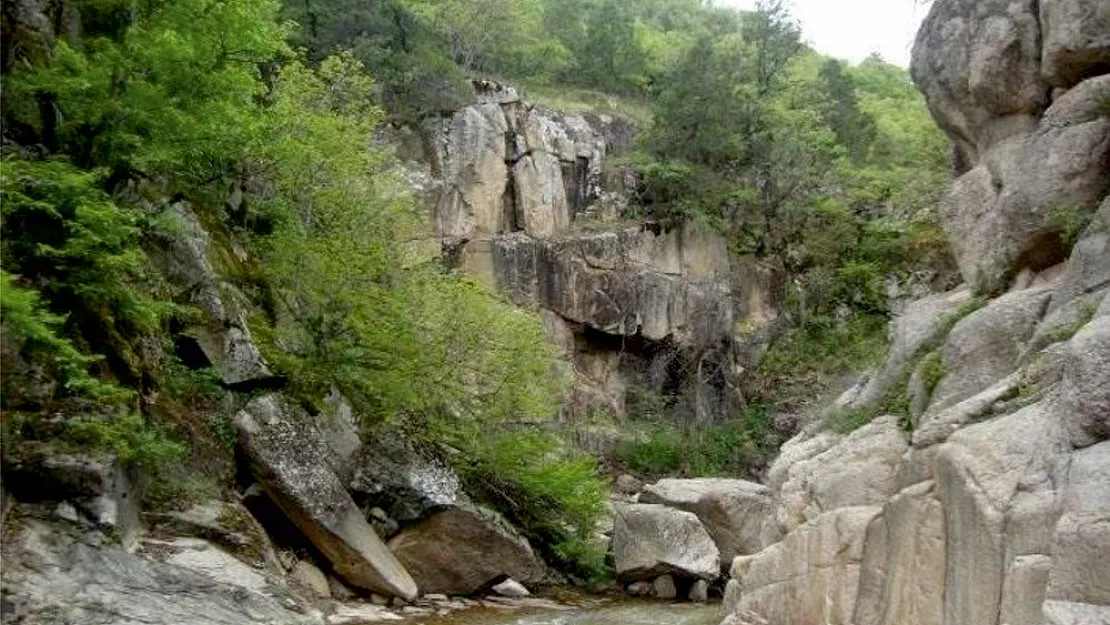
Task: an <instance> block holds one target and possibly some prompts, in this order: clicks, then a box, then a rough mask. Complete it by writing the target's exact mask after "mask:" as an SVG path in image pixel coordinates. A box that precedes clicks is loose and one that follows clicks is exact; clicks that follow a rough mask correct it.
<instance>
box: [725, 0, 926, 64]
mask: <svg viewBox="0 0 1110 625" xmlns="http://www.w3.org/2000/svg"><path fill="white" fill-rule="evenodd" d="M755 3H756V0H716V4H717V5H718V6H730V7H735V8H738V9H752V8H754V7H755ZM787 4H788V5H789V6H790V12H791V13H792V14H793V15H794V17H795V18H796V19H797V20H798V21H799V22H801V24H802V32H803V37H804V38H805V40H806V41H807V42H808V43H809V44H810V45H812V46H813V47H814V48H816V49H817V51H818V52H821V53H822V54H827V55H829V56H833V57H836V58H840V59H846V60H849V61H851V62H853V63H858V62H860V61H862V60H863V59H864V58H866V57H867V56H868V55H869V54H871V53H872V52H878V53H879V54H880V55H881V56H882V57H883V59H884V60H886V61H887V62H888V63H894V64H895V65H900V66H902V67H908V66H909V64H910V49H911V48H912V47H913V39H914V35H916V34H917V27H918V26H919V25H920V24H921V20H923V19H924V18H925V15H926V14H927V13H928V11H929V5H928V4H927V3H925V2H922V0H787Z"/></svg>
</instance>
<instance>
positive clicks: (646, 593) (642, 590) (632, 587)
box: [624, 581, 655, 597]
mask: <svg viewBox="0 0 1110 625" xmlns="http://www.w3.org/2000/svg"><path fill="white" fill-rule="evenodd" d="M654 590H655V587H654V586H653V585H652V583H651V582H648V581H638V582H632V583H631V584H629V585H628V586H626V587H625V589H624V591H625V592H627V593H628V594H630V595H632V596H633V597H650V596H651V593H652V592H653V591H654Z"/></svg>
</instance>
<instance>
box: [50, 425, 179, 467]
mask: <svg viewBox="0 0 1110 625" xmlns="http://www.w3.org/2000/svg"><path fill="white" fill-rule="evenodd" d="M65 436H66V437H67V438H68V439H70V440H71V441H73V442H76V443H79V444H82V445H86V446H88V447H91V448H93V449H96V450H100V451H103V452H107V453H111V454H113V455H114V456H115V457H117V458H119V460H120V462H122V463H124V464H133V465H136V466H139V467H142V468H144V469H148V470H157V469H158V468H160V467H162V466H165V465H171V464H174V463H177V462H181V461H182V460H184V459H185V458H187V457H188V452H189V450H188V448H187V447H186V446H185V445H182V444H181V443H178V442H175V441H173V440H171V439H169V438H168V437H167V436H166V434H165V432H163V431H162V429H161V428H159V427H158V426H157V425H154V424H151V423H147V422H146V421H145V420H144V419H143V417H142V416H141V415H138V414H135V413H124V414H121V415H118V416H116V417H112V418H99V417H83V418H77V419H72V420H70V421H69V422H67V423H66V431H65Z"/></svg>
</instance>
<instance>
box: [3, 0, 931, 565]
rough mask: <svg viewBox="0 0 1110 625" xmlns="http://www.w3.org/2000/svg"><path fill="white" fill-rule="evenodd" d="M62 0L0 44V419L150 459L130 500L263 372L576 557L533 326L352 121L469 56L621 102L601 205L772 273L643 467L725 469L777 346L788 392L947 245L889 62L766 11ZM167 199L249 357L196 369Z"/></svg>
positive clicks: (548, 388)
mask: <svg viewBox="0 0 1110 625" xmlns="http://www.w3.org/2000/svg"><path fill="white" fill-rule="evenodd" d="M62 4H63V5H65V4H66V3H62ZM69 4H72V5H73V6H72V7H71V8H72V9H74V10H75V14H79V15H80V20H81V28H80V33H81V34H80V36H79V37H78V36H75V35H74V34H72V33H69V34H67V33H66V32H64V31H65V29H62V28H59V36H58V39H57V40H56V41H53V42H51V45H49V46H37V45H33V44H34V43H35V42H34V41H32V40H31V39H29V38H27V37H25V36H24V35H25V33H18V32H16V33H13V34H14V35H16V36H14V37H13V38H12V39H11V40H10V41H9V44H8V45H5V48H4V76H3V89H4V93H5V98H4V102H3V106H4V110H3V117H4V121H5V135H4V140H5V150H4V156H3V162H2V169H0V176H2V185H0V193H2V196H0V210H2V218H3V228H4V230H5V238H4V241H3V246H2V249H0V255H2V260H3V266H4V274H3V289H2V296H3V297H2V307H3V310H2V312H3V343H4V345H3V351H4V357H5V363H4V364H5V367H4V369H5V371H4V375H3V389H2V390H3V410H4V412H5V414H6V415H7V416H8V417H12V418H11V419H10V421H9V422H10V423H13V424H15V427H14V430H15V432H14V433H15V434H17V435H20V436H25V437H30V438H43V439H51V440H57V441H62V442H64V444H67V445H84V446H94V447H98V448H102V449H107V450H109V451H113V452H115V453H117V454H120V455H121V456H122V457H125V458H126V459H128V460H132V461H135V462H138V463H140V464H145V465H147V466H149V467H153V469H154V470H155V472H156V473H158V472H161V473H162V474H163V478H164V479H162V480H161V481H160V482H159V481H156V486H155V489H154V491H153V492H155V493H156V494H157V495H158V496H159V497H160V498H161V499H163V500H166V499H171V498H173V497H174V494H173V492H169V493H167V489H170V490H171V491H172V489H173V488H177V489H178V490H181V491H185V490H189V488H190V487H187V486H186V485H185V484H186V482H183V481H182V480H181V477H182V475H181V470H182V469H181V467H180V466H178V463H177V462H176V459H180V458H183V457H185V456H186V455H188V454H186V453H185V450H186V447H185V446H183V445H182V444H181V443H175V442H173V440H177V441H190V442H191V445H192V451H193V454H192V456H193V459H192V460H191V461H188V462H187V463H186V464H187V465H188V464H190V463H191V464H193V465H204V464H206V463H207V461H208V457H209V456H210V455H212V454H216V455H217V456H218V457H219V462H218V463H216V464H218V465H219V466H221V467H224V469H225V470H223V473H222V474H220V475H216V476H213V473H212V471H210V470H208V469H203V470H202V469H199V468H198V469H197V470H196V472H197V473H198V474H203V475H206V476H208V477H217V478H222V479H229V476H230V474H231V468H230V465H231V447H232V446H233V439H232V433H231V431H230V427H229V425H228V414H226V413H227V411H228V410H229V409H228V406H237V405H240V404H241V400H242V399H243V398H245V397H246V396H248V395H249V394H250V393H252V392H254V391H256V390H258V389H261V388H272V387H275V386H279V387H282V388H283V389H284V390H285V391H286V392H287V393H289V394H291V395H292V396H294V397H296V398H297V399H298V400H299V401H300V402H301V403H302V404H303V405H305V407H307V408H309V409H310V410H312V411H319V410H322V409H323V405H322V403H323V398H324V397H325V396H326V395H327V394H328V393H329V392H330V391H331V390H332V389H337V390H338V391H339V392H340V393H342V395H344V396H345V397H347V398H348V399H349V400H350V401H351V402H352V403H353V405H354V407H355V409H356V411H357V413H358V414H359V415H360V417H361V418H362V419H363V422H364V425H365V426H366V427H375V426H379V425H382V424H388V425H390V426H391V427H398V428H400V429H402V430H404V431H405V432H407V433H408V434H409V435H410V436H411V437H413V438H420V439H424V440H427V441H430V442H432V443H434V444H435V445H437V446H440V447H441V448H444V449H447V450H449V453H448V454H447V455H448V456H449V457H451V458H452V459H453V461H454V462H455V464H456V467H457V469H458V471H459V473H460V474H461V475H462V477H463V478H464V480H466V481H467V482H468V485H469V486H470V489H471V490H472V491H473V492H474V493H475V494H476V495H478V496H479V497H480V498H482V499H484V500H485V501H487V502H488V503H492V504H494V505H496V506H497V507H499V508H500V509H501V510H503V511H504V512H506V513H507V514H508V516H509V517H510V518H511V519H512V520H514V521H515V522H517V523H518V524H520V525H521V526H522V527H523V528H524V529H525V530H526V532H527V533H528V534H529V536H530V537H532V538H533V539H536V540H537V541H538V543H539V544H540V545H541V547H542V548H543V549H545V554H546V555H547V556H548V558H549V559H552V560H553V561H555V562H558V563H559V564H561V565H563V566H564V567H565V568H567V569H569V570H574V571H575V572H577V573H579V574H580V575H582V576H588V575H592V574H595V573H596V572H597V571H598V570H600V569H601V567H602V563H601V562H600V560H599V555H598V554H597V553H596V552H594V551H592V550H591V549H590V548H589V547H588V546H587V544H586V539H587V538H589V537H590V533H591V532H592V530H593V527H594V523H595V521H596V519H597V518H598V517H599V515H600V514H601V513H602V505H601V502H602V498H603V488H602V486H601V482H600V481H599V478H598V476H597V472H596V468H595V466H594V463H593V461H592V460H591V459H589V458H585V457H583V456H581V455H579V454H577V453H576V452H573V451H571V449H570V445H568V444H566V443H565V442H564V441H563V440H562V439H560V438H559V437H558V436H556V435H553V434H550V433H546V431H540V430H539V429H537V428H536V427H534V426H535V424H536V423H537V422H540V421H544V420H547V419H550V418H551V417H552V416H554V415H556V414H557V412H558V410H559V408H560V402H561V401H562V399H563V397H564V396H565V393H564V391H565V385H566V383H567V380H566V379H565V376H564V375H563V374H562V373H561V369H560V368H559V367H558V366H557V363H556V358H555V355H554V353H553V351H552V348H551V347H550V346H549V345H548V344H547V342H546V341H545V339H544V336H543V333H542V329H541V325H540V324H539V321H538V319H537V318H536V317H535V316H534V315H532V314H530V313H528V312H526V311H523V310H520V309H518V308H515V307H513V306H511V305H510V304H508V303H507V302H506V301H504V300H503V299H501V298H499V297H497V296H496V295H494V294H492V293H490V292H489V291H488V290H487V289H486V288H485V287H483V286H481V285H479V284H476V283H474V282H472V281H470V280H467V279H466V278H464V277H462V276H459V275H456V274H455V273H452V272H450V271H448V270H445V269H444V268H443V265H442V263H441V262H440V259H439V258H438V250H436V251H434V252H430V253H429V252H426V251H421V250H422V249H423V247H422V242H423V241H422V236H423V235H424V234H425V233H424V231H423V229H424V226H425V224H424V217H423V215H422V214H421V213H420V211H419V210H418V207H417V204H416V202H415V201H414V200H413V199H412V198H411V197H410V194H409V192H408V191H407V190H406V189H404V188H403V184H402V182H401V181H400V180H399V179H398V178H397V177H396V176H395V174H394V173H393V171H392V163H391V160H390V159H391V157H390V156H389V154H388V153H387V151H386V150H384V149H382V148H379V147H375V146H374V144H373V141H372V138H371V133H372V132H373V130H374V129H375V127H376V126H377V125H378V124H380V123H381V122H383V120H386V119H387V118H393V119H402V120H408V121H417V120H419V119H421V118H423V117H426V116H432V115H435V114H438V113H441V112H444V111H451V110H454V109H456V108H457V107H459V106H460V105H461V104H463V103H464V102H465V98H466V97H467V94H468V93H469V84H468V79H469V78H471V77H496V78H506V79H511V80H512V81H514V82H517V83H519V84H522V85H524V86H525V88H526V89H528V88H534V89H535V91H536V92H537V93H551V92H557V93H561V94H571V96H576V95H581V94H586V95H589V94H596V92H601V95H600V96H596V95H594V96H590V97H600V98H603V99H605V100H606V101H614V102H617V103H618V104H617V108H618V109H626V110H634V111H636V114H637V116H638V117H639V118H640V119H639V121H640V122H641V123H643V124H644V125H645V126H646V127H645V131H644V132H643V133H642V138H641V141H640V145H639V147H638V149H637V150H636V151H635V152H634V154H632V155H630V156H628V157H627V159H626V160H627V161H628V162H627V164H628V166H629V167H631V168H632V169H633V170H635V172H636V174H637V176H638V177H639V179H640V181H641V182H640V187H639V189H638V197H637V198H636V199H637V202H636V203H635V204H634V206H633V207H632V209H630V210H631V212H632V213H633V214H632V215H630V216H632V217H636V218H645V217H647V218H652V219H657V220H661V221H664V222H677V221H683V220H690V221H699V222H705V223H709V224H711V225H713V226H714V227H715V228H717V229H718V230H719V231H720V232H722V233H723V234H725V235H726V236H727V237H728V240H729V243H730V245H731V247H732V248H733V251H734V252H735V253H736V254H738V255H747V256H754V257H756V258H757V259H759V260H760V262H765V263H767V264H770V265H774V266H776V267H779V268H781V269H783V270H784V271H785V272H786V273H787V275H789V276H790V279H791V282H792V286H791V287H790V289H789V297H788V302H789V309H790V310H789V314H790V317H791V321H792V324H791V327H792V329H791V330H790V331H789V332H788V333H787V335H786V336H785V338H783V339H782V340H780V341H779V342H777V343H776V344H775V345H774V346H772V347H771V351H770V353H769V355H768V357H767V358H766V359H765V363H766V365H765V366H764V367H763V368H762V369H761V370H759V371H757V372H755V374H754V376H753V377H752V382H751V388H749V389H748V395H749V399H750V400H751V402H750V403H751V405H750V406H749V409H748V410H747V411H745V412H744V413H743V414H741V415H736V417H735V419H734V423H730V424H724V425H722V426H720V427H717V428H712V429H710V430H707V431H705V432H699V433H691V432H679V431H676V430H673V429H668V427H667V426H666V425H660V426H659V429H658V431H657V432H656V434H655V436H653V438H652V439H651V440H650V441H649V442H648V443H647V447H641V448H633V449H629V450H625V452H624V454H625V456H626V458H628V459H629V461H630V462H631V463H633V464H636V463H639V464H641V465H642V466H643V467H645V469H644V471H645V472H651V473H660V474H661V473H670V472H677V471H680V470H682V471H688V472H693V473H698V474H717V473H732V474H735V473H745V472H752V471H755V470H757V469H758V468H759V467H760V466H761V465H762V463H763V462H764V461H765V459H766V458H767V457H768V456H769V455H770V454H772V453H773V452H774V449H775V448H776V445H777V442H778V440H779V438H780V437H781V435H782V434H783V432H782V431H781V430H780V429H776V428H775V427H772V424H771V422H770V419H771V415H772V414H773V412H774V410H772V408H792V407H795V402H796V400H797V398H798V397H801V396H803V395H809V396H812V395H813V394H814V392H813V390H812V387H813V382H814V380H813V378H810V377H804V376H801V375H800V372H801V371H805V370H810V369H817V370H820V371H821V372H822V374H823V376H824V377H821V378H820V379H819V380H817V384H818V386H820V385H821V384H825V383H826V380H827V379H828V378H832V377H834V376H835V375H837V374H839V373H842V372H843V371H845V370H848V369H853V368H856V367H859V366H861V365H862V364H866V363H867V362H868V361H869V360H871V359H872V358H874V357H875V355H876V353H877V350H876V349H874V348H875V346H876V345H877V344H881V335H882V333H883V332H884V331H885V330H884V328H885V319H886V317H887V315H888V314H889V309H888V296H887V290H886V285H885V283H886V280H888V278H890V277H892V276H893V277H896V278H897V279H899V280H900V281H903V282H905V281H906V280H907V279H908V278H909V277H910V276H911V275H913V274H915V273H921V272H922V271H923V270H926V269H927V270H931V271H934V272H935V271H936V270H937V269H938V268H939V269H940V273H941V274H943V273H944V271H946V270H947V263H948V262H949V261H948V260H947V257H946V255H945V252H944V250H943V244H942V243H941V238H940V236H939V234H938V230H937V227H936V224H935V219H934V217H933V215H932V213H931V210H930V206H931V203H932V201H933V200H934V199H935V197H936V193H937V192H938V190H939V189H940V187H941V181H942V179H943V177H944V175H945V172H946V157H945V154H944V142H943V140H942V139H941V137H940V135H939V133H938V132H937V131H936V130H935V129H934V128H933V127H932V125H931V122H930V121H929V120H928V116H927V114H926V112H925V110H924V107H923V105H922V103H921V101H920V98H919V96H918V95H917V94H916V92H914V90H913V88H912V86H911V85H910V84H909V81H908V78H907V76H906V73H905V72H904V71H902V70H900V69H898V68H896V67H893V66H890V65H888V64H886V63H884V62H882V61H881V60H880V59H870V60H868V61H866V62H864V63H863V64H861V65H859V66H857V67H846V66H845V65H843V64H842V63H840V62H838V61H835V60H832V59H826V58H824V57H821V56H820V55H817V54H816V53H814V52H813V51H811V50H808V49H807V48H806V47H805V46H804V45H803V44H802V43H801V41H800V38H799V32H798V29H797V27H796V26H795V25H794V24H793V23H792V22H791V20H790V18H789V16H788V15H787V14H786V13H785V12H784V11H783V9H782V7H781V4H780V3H777V2H769V3H766V4H764V5H763V6H762V7H761V9H760V11H758V12H756V13H751V14H743V13H738V12H735V11H729V10H723V9H716V8H708V7H706V6H703V3H701V2H699V1H698V0H670V1H666V0H636V1H634V2H626V1H620V0H574V1H573V2H571V1H568V0H558V1H556V0H451V1H448V2H440V1H435V2H433V1H430V0H382V1H380V2H362V1H356V0H304V1H301V0H297V1H295V2H294V1H292V0H290V1H288V2H285V3H284V5H283V4H281V3H279V2H277V1H276V0H175V1H173V2H167V1H162V0H143V1H140V2H133V1H131V0H75V1H74V2H71V3H69ZM55 8H56V9H57V7H55ZM57 10H58V11H59V14H58V16H56V17H57V18H58V19H57V20H56V21H57V22H58V23H61V22H63V21H64V20H63V19H62V18H63V17H65V18H66V19H70V17H72V14H69V13H67V14H65V15H62V9H57ZM67 16H68V17H67ZM6 19H7V18H6ZM493 19H496V20H497V23H498V24H499V26H498V27H496V28H491V27H490V26H489V23H490V21H491V20H493ZM71 30H72V31H73V32H77V31H76V30H75V29H71ZM5 32H7V31H5ZM12 42H14V43H12ZM571 96H568V97H571ZM176 204H184V205H187V206H188V207H190V208H189V210H190V211H192V212H195V213H196V215H197V218H198V219H199V220H200V221H201V222H203V223H204V224H205V226H206V228H207V229H208V230H209V231H210V232H211V233H212V236H213V239H214V240H213V241H212V243H211V245H212V246H213V247H214V248H217V250H216V252H215V253H214V254H213V255H214V256H216V257H218V258H219V259H221V261H220V262H218V263H216V264H217V265H218V266H217V267H216V271H217V273H218V274H219V277H220V279H221V280H222V281H225V282H226V284H227V286H228V289H230V290H231V291H234V293H232V294H231V295H228V300H229V301H239V298H244V299H245V300H248V301H249V302H250V304H251V305H250V306H248V308H249V309H250V310H249V313H250V314H249V315H246V317H247V318H248V319H249V329H250V331H251V332H253V334H254V338H255V340H256V341H257V342H258V344H259V345H260V347H261V349H262V352H263V355H264V356H265V358H266V362H267V364H268V366H269V367H270V368H271V369H272V372H271V373H272V375H270V376H269V377H267V378H265V379H264V380H262V381H257V380H254V381H251V383H240V382H228V381H227V380H222V381H221V380H220V377H219V375H218V374H217V372H216V371H215V370H214V369H212V368H208V367H209V365H212V364H214V363H203V362H198V361H197V360H196V359H195V358H193V357H191V356H190V354H189V353H188V350H186V349H183V345H188V344H190V343H189V341H190V340H192V339H194V338H195V337H193V336H192V335H191V334H190V332H191V331H192V330H191V329H190V328H192V327H193V326H194V325H195V324H196V322H197V319H198V318H200V317H203V315H202V314H201V312H200V311H199V310H198V308H199V307H200V306H201V302H199V301H197V298H196V297H195V293H193V292H181V291H180V290H179V289H177V288H175V287H174V286H173V285H171V284H168V283H167V280H166V277H165V276H164V275H161V274H160V273H159V272H158V271H156V270H154V267H155V265H156V263H154V262H152V260H151V259H152V257H153V256H155V255H157V254H159V253H161V251H160V247H161V246H162V243H163V239H161V238H159V237H164V236H165V235H166V233H169V235H170V236H174V232H175V230H174V229H175V228H180V224H176V223H175V222H173V221H172V220H170V219H167V211H166V208H167V206H170V205H176ZM182 236H184V234H182ZM845 341H848V342H850V343H851V349H843V348H842V347H841V345H842V344H843V343H844V342H845ZM782 389H797V390H796V391H794V390H791V391H790V392H785V393H784V392H782ZM229 398H230V401H225V400H228V399H229ZM772 403H775V404H779V405H777V406H770V404H772ZM662 404H663V405H665V404H666V400H665V398H664V400H663V401H662ZM56 414H57V415H62V416H63V420H64V421H65V423H62V424H61V425H60V426H59V424H58V423H57V421H56V420H55V419H54V418H53V415H56ZM15 415H20V416H19V418H18V419H17V418H14V416H15ZM45 415H50V418H49V419H46V418H44V416H45ZM213 415H219V416H216V417H213ZM171 439H172V440H171ZM201 450H204V451H201ZM686 450H692V451H691V452H690V453H686ZM206 454H207V455H206ZM684 456H685V457H684ZM691 457H692V459H691ZM186 473H188V469H187V470H186ZM171 474H172V477H173V479H168V476H170V475H171ZM223 486H224V487H226V486H228V484H226V483H225V484H223Z"/></svg>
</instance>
